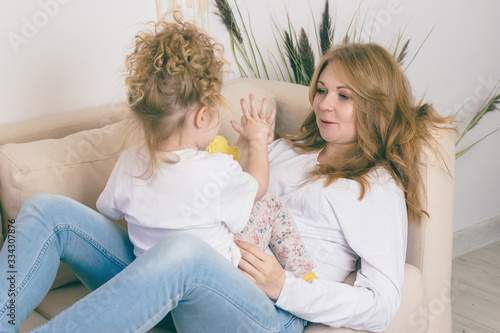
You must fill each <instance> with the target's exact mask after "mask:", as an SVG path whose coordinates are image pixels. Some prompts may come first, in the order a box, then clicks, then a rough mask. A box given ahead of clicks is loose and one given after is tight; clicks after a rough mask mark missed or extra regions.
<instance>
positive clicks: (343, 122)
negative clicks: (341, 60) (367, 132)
mask: <svg viewBox="0 0 500 333" xmlns="http://www.w3.org/2000/svg"><path fill="white" fill-rule="evenodd" d="M353 94H354V92H353V91H352V90H351V89H350V88H349V87H348V86H346V84H344V82H342V81H341V80H340V79H339V78H338V76H337V74H336V73H335V71H334V70H333V68H332V66H331V65H327V66H326V67H325V69H324V70H323V72H322V73H321V74H320V76H319V79H318V83H317V92H316V95H315V96H314V100H313V109H314V113H315V114H316V124H317V125H318V128H319V131H320V134H321V137H322V138H323V140H325V141H326V142H327V143H328V145H331V146H335V147H337V148H342V145H346V144H350V143H352V142H354V141H355V139H356V120H355V119H356V118H355V112H354V104H353V100H352V96H353Z"/></svg>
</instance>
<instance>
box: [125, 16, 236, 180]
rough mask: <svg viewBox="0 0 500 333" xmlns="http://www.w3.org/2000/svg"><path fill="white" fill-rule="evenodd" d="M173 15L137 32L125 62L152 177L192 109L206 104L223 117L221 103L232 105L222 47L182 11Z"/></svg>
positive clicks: (129, 100) (133, 105)
mask: <svg viewBox="0 0 500 333" xmlns="http://www.w3.org/2000/svg"><path fill="white" fill-rule="evenodd" d="M173 18H174V22H172V23H169V22H165V21H164V20H162V21H160V22H158V23H152V24H153V26H154V27H153V29H152V30H146V31H142V32H140V33H139V34H137V35H136V36H135V39H134V46H135V47H134V50H133V51H132V52H131V53H130V54H128V55H127V57H126V63H125V64H126V69H127V75H126V78H125V83H126V85H127V89H128V103H129V107H130V109H131V110H132V113H133V115H134V119H135V120H136V123H138V124H139V127H140V129H141V130H142V132H143V136H144V141H145V146H146V147H147V150H148V152H149V154H150V156H151V159H150V160H151V163H150V167H149V172H146V173H149V174H150V175H152V174H153V173H154V172H155V171H156V170H157V169H158V164H159V159H158V152H159V151H160V147H161V145H162V143H163V142H165V140H166V139H167V138H168V137H170V136H171V135H172V134H173V133H176V132H177V131H179V130H180V129H182V127H183V126H184V123H185V120H186V115H187V114H188V113H189V112H190V111H191V110H194V109H199V108H201V107H204V106H206V107H208V109H209V110H210V112H211V114H212V115H213V116H218V115H219V112H218V108H219V106H223V107H226V106H227V104H226V102H225V99H224V98H223V97H222V95H221V89H222V81H223V75H224V66H225V64H226V61H225V60H224V58H223V47H222V45H220V44H218V43H216V42H215V41H214V40H213V39H212V38H210V37H209V36H207V34H206V33H205V32H204V31H202V30H201V29H199V28H197V27H196V26H195V25H193V24H190V23H187V22H182V20H181V18H180V15H178V14H177V13H174V15H173ZM163 160H165V161H166V162H175V160H169V159H162V161H163Z"/></svg>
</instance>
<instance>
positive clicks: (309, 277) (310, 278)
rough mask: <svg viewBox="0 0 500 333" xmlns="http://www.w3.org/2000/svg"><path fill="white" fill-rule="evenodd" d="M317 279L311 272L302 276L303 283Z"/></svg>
mask: <svg viewBox="0 0 500 333" xmlns="http://www.w3.org/2000/svg"><path fill="white" fill-rule="evenodd" d="M317 278H318V277H317V276H316V274H314V273H313V272H311V273H309V274H307V275H306V276H304V277H303V278H302V279H304V280H305V281H309V280H312V279H317Z"/></svg>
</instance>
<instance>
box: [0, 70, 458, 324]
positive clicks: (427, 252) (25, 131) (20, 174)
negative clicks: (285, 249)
mask: <svg viewBox="0 0 500 333" xmlns="http://www.w3.org/2000/svg"><path fill="white" fill-rule="evenodd" d="M250 92H253V93H255V94H256V96H257V98H258V99H259V100H260V99H261V98H262V97H263V96H268V98H269V104H270V107H273V106H276V107H277V111H278V113H277V124H276V129H277V131H278V132H280V131H281V132H288V133H297V131H298V129H299V127H300V124H301V122H302V120H303V119H304V117H305V116H306V114H307V112H308V111H309V105H310V103H309V101H308V88H306V87H303V86H298V85H294V84H290V83H283V82H273V81H266V80H260V79H238V80H233V81H230V82H228V83H227V84H226V86H225V87H224V90H223V94H224V96H225V97H226V98H227V100H228V103H229V105H230V107H231V109H232V113H226V112H225V111H223V110H221V115H222V119H221V122H222V124H221V134H222V135H224V136H226V137H227V138H228V141H229V142H230V143H231V144H232V143H233V142H234V141H235V139H236V137H237V135H236V134H235V133H234V132H233V130H232V129H231V125H230V124H229V119H231V118H234V119H237V120H239V118H240V115H241V111H240V106H239V100H240V98H241V97H245V98H247V99H248V94H249V93H250ZM125 114H126V113H125V112H124V111H123V109H122V108H118V107H116V106H113V105H110V106H107V107H98V108H94V109H92V110H88V112H87V111H82V112H80V113H79V114H78V115H76V114H74V113H73V115H72V116H70V115H69V114H66V115H60V116H55V117H49V118H50V119H49V121H40V120H38V121H30V122H28V124H25V123H21V124H15V125H8V126H2V127H0V144H1V143H8V142H10V143H8V144H5V145H3V146H1V147H0V200H1V208H2V210H1V214H2V223H3V226H4V227H5V222H6V221H7V219H9V218H15V217H16V216H17V213H18V212H19V209H20V207H21V205H22V203H23V202H24V201H25V200H26V199H28V198H29V197H31V196H33V195H35V194H37V193H57V194H63V195H67V196H69V197H72V198H74V199H76V200H78V201H80V202H82V203H84V204H86V205H88V206H89V207H92V208H95V201H96V199H97V197H98V195H99V193H100V192H101V190H102V189H103V188H104V185H105V183H106V180H107V178H108V176H109V173H110V172H111V170H112V168H113V166H114V163H115V161H116V159H117V158H118V156H119V154H120V153H121V151H122V149H123V148H124V147H126V146H127V145H128V143H125V141H124V140H123V136H122V135H120V133H123V132H124V130H125V129H126V126H125V123H124V122H118V121H119V120H120V119H123V118H124V117H125ZM11 128H14V129H15V130H11ZM40 129H42V131H40ZM68 134H69V135H68ZM65 135H68V136H66V137H63V136H65ZM437 137H438V139H439V140H440V142H444V156H445V160H446V162H447V163H448V167H449V168H450V171H451V173H452V174H453V163H454V159H453V155H454V151H453V150H454V148H453V136H452V134H451V133H450V134H449V135H448V134H446V135H441V134H440V135H439V136H437ZM13 142H25V143H18V144H13ZM428 161H429V167H428V168H426V170H425V174H426V177H425V181H426V184H427V196H428V205H427V208H428V212H429V213H430V218H426V219H424V220H423V221H420V223H414V224H413V225H412V226H411V228H410V231H409V240H408V241H409V244H408V245H409V247H408V254H407V265H406V267H405V282H404V288H403V302H402V305H401V309H400V310H399V312H398V314H397V315H396V318H395V320H394V321H393V323H392V324H391V326H390V328H389V329H388V330H387V332H394V333H395V332H398V333H402V332H403V333H404V332H425V331H426V328H427V326H429V330H428V331H429V332H451V310H450V309H451V306H450V298H449V291H450V290H449V288H450V276H451V247H452V245H451V239H452V212H453V179H452V177H450V176H449V175H448V174H447V173H446V172H445V171H444V170H443V168H442V164H441V162H442V161H441V160H439V159H436V158H435V157H434V156H429V157H428ZM68 271H69V270H68V269H67V268H66V269H61V270H60V271H59V273H58V276H57V278H56V281H55V284H54V286H53V287H54V288H55V287H58V286H61V287H60V288H57V289H53V290H52V291H51V292H50V293H49V294H48V295H47V297H46V298H45V299H44V301H43V302H42V303H41V304H40V305H39V306H38V307H37V309H36V311H35V312H33V314H32V316H31V317H30V318H29V320H27V321H26V322H25V323H23V325H22V330H21V331H22V332H25V331H27V330H28V329H30V328H33V327H35V326H36V325H39V324H40V323H41V322H43V321H44V320H45V319H44V318H47V319H49V318H52V317H53V316H54V315H56V314H57V313H59V312H60V311H61V310H62V309H64V308H66V307H67V306H69V305H70V304H72V303H73V302H74V301H75V300H77V299H78V298H80V297H82V296H83V295H85V294H86V293H87V291H86V290H85V288H84V287H83V286H82V285H81V284H80V283H79V282H76V283H75V282H74V281H75V280H76V277H75V276H74V275H73V274H72V273H70V272H68ZM353 278H354V274H351V276H350V277H349V279H348V280H350V281H351V283H352V281H353ZM69 282H72V283H70V284H68V283H69ZM429 314H430V316H429ZM151 332H153V330H152V331H151ZM154 332H166V331H165V330H163V329H161V328H155V329H154ZM306 332H308V333H311V332H332V333H333V332H339V333H340V332H354V331H352V330H349V329H343V328H342V329H333V328H328V327H325V326H323V325H317V324H311V325H309V326H308V327H307V328H306Z"/></svg>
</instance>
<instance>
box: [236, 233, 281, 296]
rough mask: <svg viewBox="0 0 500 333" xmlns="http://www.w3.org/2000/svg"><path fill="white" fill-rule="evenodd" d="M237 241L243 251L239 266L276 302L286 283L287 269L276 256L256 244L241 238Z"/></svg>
mask: <svg viewBox="0 0 500 333" xmlns="http://www.w3.org/2000/svg"><path fill="white" fill-rule="evenodd" d="M235 242H236V245H238V247H239V248H240V251H241V260H240V263H239V265H238V267H239V268H240V269H241V270H242V271H243V273H245V275H246V276H248V277H249V278H250V280H252V281H253V282H254V283H255V284H257V286H259V288H260V289H262V290H263V291H264V292H265V293H266V295H267V296H268V297H269V298H270V299H271V300H273V301H274V302H275V301H276V300H277V299H278V297H279V296H280V294H281V289H282V288H283V285H284V284H285V278H286V275H285V270H284V269H283V268H282V267H281V265H280V263H279V262H278V261H277V260H276V258H275V257H273V256H271V255H269V254H267V253H265V252H264V251H262V250H261V249H259V248H257V247H256V246H254V245H252V244H250V243H247V242H244V241H240V240H236V241H235Z"/></svg>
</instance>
